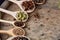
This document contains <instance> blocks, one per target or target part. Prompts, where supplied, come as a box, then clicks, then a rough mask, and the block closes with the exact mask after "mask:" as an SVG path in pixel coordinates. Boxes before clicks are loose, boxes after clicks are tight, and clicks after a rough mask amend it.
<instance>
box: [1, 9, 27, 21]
mask: <svg viewBox="0 0 60 40" xmlns="http://www.w3.org/2000/svg"><path fill="white" fill-rule="evenodd" d="M0 11H1V12H4V13H7V14H9V15H11V16H13V17H14V18H15V19H16V20H17V21H21V20H18V18H17V15H18V13H20V12H23V11H16V12H12V11H8V10H5V9H3V8H0ZM24 14H26V16H27V17H26V19H25V20H22V22H25V21H27V19H28V14H27V13H26V12H24Z"/></svg>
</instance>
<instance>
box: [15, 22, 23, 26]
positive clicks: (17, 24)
mask: <svg viewBox="0 0 60 40" xmlns="http://www.w3.org/2000/svg"><path fill="white" fill-rule="evenodd" d="M14 24H15V25H16V26H18V27H22V26H23V25H24V23H23V22H18V21H17V22H15V23H14Z"/></svg>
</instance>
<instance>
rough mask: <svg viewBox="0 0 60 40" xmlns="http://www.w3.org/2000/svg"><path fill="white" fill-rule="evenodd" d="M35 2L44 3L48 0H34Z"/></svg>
mask: <svg viewBox="0 0 60 40" xmlns="http://www.w3.org/2000/svg"><path fill="white" fill-rule="evenodd" d="M32 1H33V2H34V3H35V4H38V5H40V4H44V3H45V2H46V0H32Z"/></svg>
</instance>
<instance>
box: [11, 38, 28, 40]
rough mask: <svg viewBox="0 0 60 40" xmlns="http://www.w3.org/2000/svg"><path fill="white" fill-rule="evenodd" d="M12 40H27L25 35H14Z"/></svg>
mask: <svg viewBox="0 0 60 40" xmlns="http://www.w3.org/2000/svg"><path fill="white" fill-rule="evenodd" d="M12 40H28V39H27V38H25V37H15V38H14V39H12Z"/></svg>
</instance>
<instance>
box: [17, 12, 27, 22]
mask: <svg viewBox="0 0 60 40" xmlns="http://www.w3.org/2000/svg"><path fill="white" fill-rule="evenodd" d="M17 18H18V20H21V21H22V20H25V19H26V18H27V14H24V12H19V13H18V15H17Z"/></svg>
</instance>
